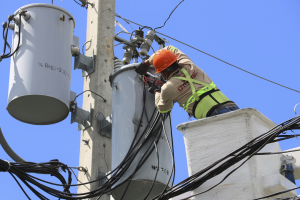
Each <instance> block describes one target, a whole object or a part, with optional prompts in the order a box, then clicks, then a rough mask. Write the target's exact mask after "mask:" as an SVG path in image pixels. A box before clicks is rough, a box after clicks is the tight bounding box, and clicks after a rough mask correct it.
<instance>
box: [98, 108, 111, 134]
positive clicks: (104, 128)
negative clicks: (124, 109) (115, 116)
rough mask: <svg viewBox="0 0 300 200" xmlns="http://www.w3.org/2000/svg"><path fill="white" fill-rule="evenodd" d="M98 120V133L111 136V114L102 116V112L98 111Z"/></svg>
mask: <svg viewBox="0 0 300 200" xmlns="http://www.w3.org/2000/svg"><path fill="white" fill-rule="evenodd" d="M98 122H99V130H98V132H99V133H100V135H103V136H105V137H108V138H111V133H112V115H109V116H107V117H104V115H103V114H102V113H100V112H99V113H98Z"/></svg>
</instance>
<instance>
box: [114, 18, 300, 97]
mask: <svg viewBox="0 0 300 200" xmlns="http://www.w3.org/2000/svg"><path fill="white" fill-rule="evenodd" d="M115 16H116V17H119V18H121V19H123V20H127V21H128V22H131V23H133V24H135V25H138V26H143V25H141V24H138V23H136V22H133V21H130V20H128V19H125V18H123V17H121V16H120V15H118V14H115ZM143 27H145V26H143ZM145 28H148V27H145ZM148 29H149V28H148ZM156 33H158V34H161V35H163V36H165V37H167V38H170V39H172V40H175V41H176V42H179V43H181V44H183V45H186V46H188V47H190V48H192V49H195V50H196V51H199V52H201V53H204V54H205V55H208V56H210V57H212V58H214V59H217V60H219V61H221V62H223V63H225V64H227V65H230V66H232V67H235V68H237V69H239V70H242V71H244V72H246V73H248V74H251V75H253V76H256V77H258V78H260V79H263V80H265V81H268V82H270V83H273V84H276V85H278V86H281V87H284V88H286V89H289V90H292V91H294V92H298V93H300V91H299V90H295V89H293V88H290V87H287V86H285V85H282V84H279V83H276V82H274V81H271V80H269V79H266V78H264V77H261V76H259V75H256V74H254V73H252V72H249V71H247V70H245V69H242V68H240V67H238V66H236V65H233V64H231V63H229V62H226V61H224V60H222V59H220V58H218V57H216V56H213V55H211V54H209V53H206V52H205V51H202V50H200V49H197V48H196V47H193V46H191V45H189V44H186V43H184V42H182V41H180V40H177V39H175V38H172V37H170V36H168V35H165V34H163V33H160V32H157V31H156Z"/></svg>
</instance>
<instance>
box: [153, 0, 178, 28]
mask: <svg viewBox="0 0 300 200" xmlns="http://www.w3.org/2000/svg"><path fill="white" fill-rule="evenodd" d="M182 2H184V0H182V1H181V2H180V3H179V4H177V6H176V7H175V8H174V9H173V11H172V12H171V14H170V15H169V17H168V19H167V20H166V21H165V23H164V25H162V26H160V27H157V28H155V29H154V31H155V30H156V29H159V28H162V27H164V26H165V25H166V23H167V21H168V20H169V19H170V17H171V15H172V14H173V12H174V11H175V10H176V9H177V7H178V6H179V5H180V4H181V3H182Z"/></svg>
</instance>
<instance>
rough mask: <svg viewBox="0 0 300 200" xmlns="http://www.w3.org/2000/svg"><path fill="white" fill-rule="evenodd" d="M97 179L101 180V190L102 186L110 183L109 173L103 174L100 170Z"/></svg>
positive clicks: (99, 182) (99, 183)
mask: <svg viewBox="0 0 300 200" xmlns="http://www.w3.org/2000/svg"><path fill="white" fill-rule="evenodd" d="M97 179H99V181H98V188H99V187H101V186H102V185H104V184H105V183H106V182H107V181H108V176H107V173H104V172H102V171H101V170H100V169H99V168H98V172H97ZM107 194H108V193H107Z"/></svg>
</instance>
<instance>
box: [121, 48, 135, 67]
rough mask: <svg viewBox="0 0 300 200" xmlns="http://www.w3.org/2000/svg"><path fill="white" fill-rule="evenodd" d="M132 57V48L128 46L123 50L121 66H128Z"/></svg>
mask: <svg viewBox="0 0 300 200" xmlns="http://www.w3.org/2000/svg"><path fill="white" fill-rule="evenodd" d="M132 56H133V47H130V46H129V47H127V48H126V49H125V52H124V56H123V64H124V65H128V64H130V61H131V59H132Z"/></svg>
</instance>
